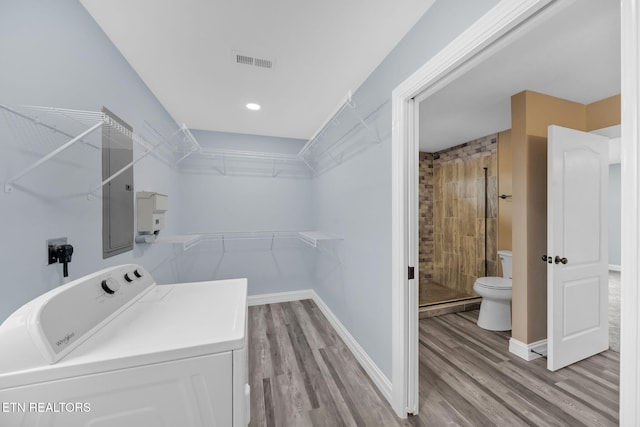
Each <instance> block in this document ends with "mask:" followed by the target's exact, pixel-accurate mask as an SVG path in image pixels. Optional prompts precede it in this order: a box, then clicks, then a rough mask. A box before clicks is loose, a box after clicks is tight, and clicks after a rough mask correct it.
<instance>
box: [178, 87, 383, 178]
mask: <svg viewBox="0 0 640 427" xmlns="http://www.w3.org/2000/svg"><path fill="white" fill-rule="evenodd" d="M390 107H391V103H390V102H389V101H387V102H385V103H383V104H382V105H380V106H378V107H377V108H375V109H374V110H373V111H372V112H371V113H369V114H368V115H367V116H365V117H362V116H361V114H360V112H359V111H358V109H357V107H356V104H355V101H354V100H353V99H352V97H351V92H348V93H347V96H346V97H345V98H344V100H343V101H342V102H341V103H340V104H339V105H338V107H337V108H336V109H335V111H334V113H333V114H332V115H331V116H329V117H328V118H327V120H325V121H324V122H323V123H322V126H320V129H318V131H317V132H316V133H315V134H314V135H313V137H312V138H311V139H310V140H309V141H308V142H307V143H306V144H305V145H304V146H303V147H302V148H301V149H300V151H298V153H296V154H284V153H273V152H259V151H240V150H223V149H206V148H203V147H202V146H201V145H200V144H199V143H198V142H197V141H196V140H195V138H194V137H193V135H191V134H190V133H189V134H188V137H189V140H190V141H192V142H191V143H190V145H189V149H188V150H187V151H185V152H184V155H183V157H182V158H181V159H180V161H182V160H185V159H187V157H188V159H187V161H185V162H183V163H182V164H181V165H180V168H181V170H183V171H186V172H195V173H218V174H220V175H225V176H226V175H256V176H265V177H273V178H276V177H281V178H312V177H314V176H316V175H319V174H321V173H324V172H326V171H328V170H329V169H331V168H333V167H335V166H337V165H340V164H342V162H343V161H345V160H346V159H348V158H349V157H351V156H353V155H355V154H357V153H359V152H361V151H363V150H364V149H366V148H367V147H369V146H371V145H372V144H377V143H380V142H381V141H382V140H383V139H384V138H385V137H386V136H387V135H382V134H381V131H380V129H387V128H389V126H384V124H386V123H387V122H388V118H389V117H390V115H391V111H390ZM185 132H188V130H186V128H185Z"/></svg>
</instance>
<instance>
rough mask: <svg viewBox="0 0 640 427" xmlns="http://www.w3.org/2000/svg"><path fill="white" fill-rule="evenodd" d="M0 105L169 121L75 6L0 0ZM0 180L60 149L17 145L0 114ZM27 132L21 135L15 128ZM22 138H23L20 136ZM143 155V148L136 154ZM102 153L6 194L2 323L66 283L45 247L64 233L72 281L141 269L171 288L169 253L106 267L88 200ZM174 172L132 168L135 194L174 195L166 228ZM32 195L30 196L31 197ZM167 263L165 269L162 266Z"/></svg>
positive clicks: (0, 230) (97, 212)
mask: <svg viewBox="0 0 640 427" xmlns="http://www.w3.org/2000/svg"><path fill="white" fill-rule="evenodd" d="M0 58H2V59H1V62H2V66H1V67H0V69H1V71H0V75H1V78H0V103H2V104H7V105H24V104H26V105H43V106H54V107H63V108H70V109H80V110H93V111H100V109H101V108H102V106H103V105H104V106H106V107H107V108H109V109H110V110H111V111H113V112H114V113H115V114H117V115H119V116H120V117H121V118H122V119H124V120H125V121H126V122H128V123H129V124H130V125H132V126H133V127H134V129H135V130H143V129H144V127H145V125H144V122H143V121H144V120H148V121H152V122H163V123H166V122H171V121H172V119H171V117H170V116H169V115H168V114H167V112H166V111H165V110H164V108H163V107H162V106H161V105H160V104H159V103H158V101H157V100H156V99H155V97H154V96H153V95H152V94H151V92H150V91H149V90H148V88H147V87H146V86H145V85H144V83H143V82H142V81H141V80H140V79H139V78H138V76H137V74H136V73H135V72H134V71H133V70H132V68H131V67H130V66H129V64H128V63H127V62H126V61H125V60H124V58H123V57H122V56H121V55H120V53H119V52H118V51H117V50H116V48H115V47H114V46H113V45H112V44H111V42H110V41H109V40H108V38H107V37H106V36H105V34H104V33H103V32H102V30H100V28H99V27H98V26H97V25H96V24H95V22H94V21H93V19H92V18H91V17H90V16H89V15H88V14H87V12H86V11H85V10H84V8H83V7H82V6H81V5H80V3H79V2H78V1H77V0H56V1H35V0H21V1H3V2H0ZM0 121H2V123H3V126H5V127H1V128H0V144H1V149H2V155H1V156H0V181H2V182H3V183H4V181H5V180H6V179H7V178H8V177H10V176H12V175H14V174H16V173H18V172H19V171H20V170H21V168H22V167H24V166H26V165H27V164H30V163H31V162H33V161H35V160H36V159H37V158H38V154H37V153H42V152H46V151H48V150H51V149H53V147H51V146H49V145H47V144H46V142H43V141H39V140H38V141H35V140H34V141H31V142H32V143H30V144H26V143H25V140H24V139H22V140H21V139H16V138H14V136H13V135H14V133H10V132H9V131H8V130H7V129H6V124H7V121H6V120H5V117H4V116H1V115H0ZM14 130H17V131H18V133H20V132H22V133H23V134H24V135H27V136H28V135H29V132H27V131H25V130H24V129H14ZM23 131H24V132H23ZM139 153H140V151H139V149H137V153H136V154H139ZM100 162H101V160H100V150H95V149H91V148H87V147H82V146H79V147H73V148H71V149H69V150H68V151H67V152H65V153H63V154H61V155H60V156H59V157H58V158H57V159H56V160H54V161H51V162H50V163H48V164H46V165H44V166H42V167H41V168H40V169H37V170H35V171H34V172H32V173H31V174H30V175H28V176H25V177H24V178H23V179H21V180H20V181H18V182H17V184H18V185H17V186H16V190H15V191H14V192H13V193H12V194H6V193H4V192H0V218H1V219H2V221H1V222H0V236H1V238H2V245H3V247H2V249H1V251H0V271H2V280H0V296H1V297H0V321H2V320H4V318H6V317H7V316H8V315H9V314H11V313H12V312H13V311H14V310H16V309H17V308H18V307H19V306H21V305H22V304H23V303H25V302H27V301H29V300H31V299H32V298H34V297H36V296H38V295H40V294H42V293H43V292H46V291H48V290H50V289H52V288H54V287H56V286H58V285H59V284H60V283H61V281H62V273H61V270H62V269H61V266H60V265H52V266H47V265H46V259H45V255H46V252H45V240H46V239H48V238H52V237H60V236H67V237H68V238H69V243H71V244H72V245H73V246H74V248H75V252H74V255H73V262H72V263H71V264H70V266H69V270H70V278H71V279H74V278H78V277H80V276H83V275H85V274H88V273H91V272H94V271H96V270H99V269H102V268H105V267H107V266H110V265H115V264H121V263H128V262H136V263H140V264H142V265H143V266H144V267H145V268H147V269H149V270H152V271H153V272H154V276H155V277H156V279H157V280H158V281H159V282H164V283H166V282H170V281H173V279H174V277H175V275H174V273H173V268H172V263H171V262H166V261H167V260H168V259H170V258H167V257H171V256H172V252H171V250H170V248H168V247H167V246H161V245H157V246H154V247H148V248H141V247H136V249H135V250H134V251H133V252H128V253H125V254H122V255H118V256H116V257H113V258H110V259H108V260H102V220H101V218H102V203H101V201H100V200H92V201H89V200H87V198H86V195H85V193H86V192H87V191H89V190H90V189H92V188H93V187H94V186H97V185H98V183H99V182H100V181H101V163H100ZM177 184H178V181H177V179H176V174H175V173H174V172H173V171H171V170H170V169H169V168H167V166H166V165H165V164H164V163H162V162H160V161H158V160H157V159H156V158H153V157H148V158H146V159H144V160H142V161H141V162H140V163H139V164H138V165H136V167H135V186H136V189H142V188H144V189H149V190H155V191H159V192H162V193H166V194H168V195H169V211H168V213H167V227H166V230H165V231H164V233H172V232H174V230H175V229H176V224H177V222H176V216H175V215H174V214H175V213H176V212H177V211H178V207H179V206H180V202H179V193H178V191H177V190H178V187H177ZM25 189H26V190H25ZM163 261H164V262H163Z"/></svg>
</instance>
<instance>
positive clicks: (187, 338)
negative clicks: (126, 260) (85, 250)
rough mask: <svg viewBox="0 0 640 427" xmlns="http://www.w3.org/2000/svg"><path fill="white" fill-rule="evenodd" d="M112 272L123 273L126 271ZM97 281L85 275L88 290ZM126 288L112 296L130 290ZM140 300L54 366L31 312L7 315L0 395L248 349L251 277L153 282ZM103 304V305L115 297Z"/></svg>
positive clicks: (1, 334)
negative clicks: (37, 334)
mask: <svg viewBox="0 0 640 427" xmlns="http://www.w3.org/2000/svg"><path fill="white" fill-rule="evenodd" d="M130 267H131V266H127V268H126V270H127V271H129V270H130ZM114 271H115V272H117V273H118V274H122V272H123V270H122V269H121V268H114ZM145 274H148V273H146V272H145ZM94 276H95V275H92V276H88V277H91V280H89V281H88V282H86V283H89V285H88V286H90V287H92V288H95V287H96V286H101V281H99V282H97V283H95V277H94ZM101 277H102V276H100V278H101ZM143 277H144V275H143ZM140 280H141V279H140ZM125 281H126V280H125ZM76 285H77V284H76ZM112 285H113V283H112ZM121 285H122V286H121V288H120V289H119V290H118V291H116V292H115V293H114V298H115V297H117V296H118V292H120V291H121V290H122V288H124V289H127V288H126V287H125V286H129V285H125V284H124V283H122V284H121ZM77 286H81V285H77ZM114 286H115V285H114ZM138 295H139V297H137V298H133V299H131V300H129V302H128V303H127V304H125V305H123V306H121V309H118V310H117V312H113V313H112V315H109V316H107V318H105V319H104V321H102V322H99V324H98V325H97V326H96V327H94V328H92V329H91V330H90V331H89V332H88V333H85V334H82V336H83V339H82V340H77V341H78V342H76V343H74V346H73V348H70V349H68V350H66V351H65V352H64V354H62V355H61V357H60V358H59V359H58V358H56V359H57V360H53V361H52V360H50V359H47V358H46V357H43V356H45V355H46V354H45V353H43V352H42V351H41V349H40V348H39V345H37V344H36V342H37V339H36V340H34V339H33V338H34V337H33V336H30V332H32V330H30V329H29V328H27V327H26V326H27V325H26V324H28V322H27V321H26V320H28V319H29V318H32V316H29V314H28V313H27V312H30V311H33V310H24V308H23V309H21V310H18V312H16V313H15V314H14V315H12V316H11V317H10V319H12V322H9V323H7V322H5V324H3V325H2V326H1V327H0V348H5V349H6V348H10V349H11V351H10V352H6V351H5V352H2V354H0V384H1V385H0V389H2V388H7V387H15V386H20V385H26V384H32V383H36V382H43V381H50V380H55V379H61V378H69V377H74V376H80V375H89V374H93V373H98V372H106V371H112V370H116V369H125V368H130V367H136V366H144V365H149V364H155V363H163V362H169V361H173V360H177V359H184V358H191V357H198V356H203V355H207V354H213V353H219V352H225V351H231V350H234V349H238V348H241V347H243V346H244V345H245V337H246V318H247V281H246V279H233V280H220V281H209V282H198V283H185V284H177V285H163V286H157V285H156V284H155V283H153V282H151V283H149V286H147V289H146V291H145V292H141V293H138ZM109 298H111V297H109ZM99 301H103V304H104V301H111V299H109V300H103V299H99ZM36 305H37V306H41V305H42V304H41V303H40V302H39V303H38V304H36ZM89 305H91V304H89ZM67 307H68V309H69V310H68V312H67V314H66V317H71V318H73V316H74V306H73V305H67ZM27 308H33V307H27ZM82 310H85V308H82ZM57 318H60V317H57ZM51 320H52V321H53V320H55V319H54V318H52V319H51ZM44 330H46V326H45V327H44ZM76 335H80V334H79V333H77V334H76ZM87 335H89V336H87ZM36 338H38V337H36ZM55 344H56V343H54V345H55ZM7 353H9V355H7ZM3 354H4V356H3ZM11 355H13V356H11Z"/></svg>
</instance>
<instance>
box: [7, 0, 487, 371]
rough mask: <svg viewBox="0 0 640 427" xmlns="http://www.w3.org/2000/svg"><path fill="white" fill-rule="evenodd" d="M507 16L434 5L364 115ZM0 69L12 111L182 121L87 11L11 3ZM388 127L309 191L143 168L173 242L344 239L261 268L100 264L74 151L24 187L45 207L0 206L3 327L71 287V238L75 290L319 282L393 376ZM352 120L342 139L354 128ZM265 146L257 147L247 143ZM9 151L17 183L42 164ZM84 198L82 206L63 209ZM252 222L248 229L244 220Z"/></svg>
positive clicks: (219, 260) (204, 252)
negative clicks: (55, 247) (292, 233)
mask: <svg viewBox="0 0 640 427" xmlns="http://www.w3.org/2000/svg"><path fill="white" fill-rule="evenodd" d="M496 3H497V0H439V1H437V2H436V3H435V4H434V6H433V7H432V8H431V9H430V10H429V11H428V12H427V14H425V16H424V17H423V18H421V19H420V21H419V22H418V23H417V25H416V26H415V27H414V28H413V29H412V30H411V32H410V33H409V34H408V35H407V36H406V37H405V38H404V39H403V40H402V41H401V42H400V44H399V45H398V46H397V47H396V49H395V50H394V51H393V52H392V53H391V54H390V55H389V56H388V57H387V58H386V59H385V60H384V61H383V62H382V63H381V64H380V66H379V67H378V68H377V69H376V70H375V71H374V72H373V74H372V75H371V76H370V77H369V78H368V79H367V80H366V81H365V82H364V83H363V85H362V86H361V87H360V88H359V89H358V90H357V92H356V93H355V95H354V100H355V102H356V104H357V105H358V112H359V113H360V114H361V115H363V116H366V115H367V114H368V113H369V112H371V111H373V110H374V109H375V108H377V107H378V106H380V105H381V104H383V103H384V102H385V101H388V99H389V98H390V94H391V90H392V89H393V88H394V87H395V86H397V85H398V84H399V83H400V82H401V81H402V80H403V79H405V78H406V77H407V76H409V75H410V74H411V73H412V72H413V71H415V70H416V69H417V68H418V67H419V66H420V65H422V64H424V63H425V62H426V61H427V60H428V59H429V58H431V57H432V56H433V55H434V54H435V53H437V52H438V51H439V50H440V49H442V48H443V47H444V46H445V45H446V44H447V43H449V42H450V41H451V40H452V39H453V38H455V36H457V35H458V34H460V33H461V32H462V31H463V30H464V29H465V28H467V27H468V26H469V25H470V24H471V23H473V22H474V21H475V20H476V19H477V18H479V17H480V16H481V15H482V14H483V13H485V12H486V11H487V10H489V8H490V7H491V6H493V5H494V4H496ZM0 57H1V58H2V79H0V94H2V99H1V100H0V102H2V103H6V104H35V105H51V106H58V107H66V108H74V109H88V110H99V109H100V108H101V107H102V106H103V105H105V106H107V107H108V108H110V109H111V110H112V111H113V112H114V113H116V114H118V115H119V116H121V117H122V118H123V119H124V120H125V121H127V122H128V123H129V124H131V125H132V126H133V127H134V128H135V129H136V130H138V129H142V128H144V122H143V121H144V120H149V121H152V122H153V121H170V120H171V118H170V117H169V115H168V114H167V113H166V111H165V110H164V109H163V108H162V106H161V105H160V104H159V103H158V102H157V100H156V99H155V98H154V96H153V95H152V94H151V93H150V92H149V90H148V89H147V87H146V86H145V85H144V84H143V83H142V82H141V81H140V79H139V78H138V76H137V75H136V74H135V72H134V71H133V70H132V69H131V67H130V66H129V65H128V64H127V63H126V61H125V60H124V59H123V58H122V56H121V55H120V54H119V53H118V51H117V50H116V49H115V48H114V47H113V45H112V44H111V43H110V41H109V40H108V39H107V37H106V36H105V35H104V34H103V32H102V31H101V30H100V29H99V27H98V26H97V25H96V24H95V23H94V22H93V20H92V19H91V18H90V17H89V16H88V14H87V13H86V12H85V10H84V9H83V8H82V6H81V5H80V4H79V3H78V2H77V1H76V0H58V1H55V2H46V1H35V0H22V1H13V2H8V1H5V2H2V3H0ZM345 114H348V113H345ZM386 114H387V115H388V119H387V120H386V121H385V120H383V121H382V122H383V123H385V122H386V125H384V124H383V127H382V128H381V129H378V130H379V131H380V134H381V135H382V136H383V141H382V143H381V144H378V145H375V146H373V147H372V148H370V149H369V150H367V151H365V152H363V153H362V154H361V155H360V156H356V157H353V158H351V159H349V160H347V161H345V162H344V163H343V164H342V165H340V166H338V167H336V168H334V169H332V170H331V171H329V172H327V173H325V174H323V175H321V176H320V177H318V178H316V179H314V180H311V181H296V180H291V181H285V180H277V181H276V180H273V181H269V180H264V178H249V177H244V178H241V177H233V178H232V177H216V176H214V175H206V176H194V175H190V174H184V175H178V174H176V173H175V172H173V171H171V170H170V169H168V168H167V166H166V165H165V164H164V163H163V162H160V161H158V160H157V159H155V158H149V159H145V160H143V161H142V162H141V163H140V164H139V165H137V166H136V170H135V184H136V188H137V189H146V190H154V191H159V192H163V193H166V194H168V195H169V211H168V212H167V227H166V229H165V230H164V231H163V234H165V235H167V234H173V233H178V232H180V233H182V232H189V231H195V232H200V231H204V230H212V231H214V230H215V229H217V228H224V229H226V230H230V229H244V230H246V229H247V228H254V227H259V228H263V227H264V228H274V229H280V230H281V229H319V230H323V231H327V232H333V233H335V234H337V235H340V236H342V237H343V238H344V241H343V242H342V243H341V244H339V245H337V246H336V247H326V248H324V249H322V248H321V249H320V250H313V251H311V252H309V251H308V248H306V247H298V246H296V245H297V243H296V242H287V241H283V242H281V244H282V247H281V248H280V249H281V252H277V251H276V252H274V251H264V248H262V247H255V248H253V249H255V251H256V252H260V255H256V256H255V257H253V258H247V257H246V256H245V255H244V254H245V253H246V252H247V251H246V249H247V248H246V247H245V248H242V250H238V251H237V252H234V250H235V249H234V248H232V249H231V250H229V251H228V252H225V253H222V254H220V253H218V254H217V255H216V254H215V251H218V252H219V248H209V247H207V245H209V244H205V245H202V246H197V247H196V248H193V249H192V250H194V252H191V254H190V255H188V256H185V255H184V254H181V252H180V251H174V250H173V249H172V248H171V247H169V246H162V245H153V246H149V247H140V246H138V247H136V250H135V251H134V252H133V253H127V254H123V255H120V256H117V257H114V258H111V259H110V260H107V261H103V260H102V258H101V204H100V202H98V201H93V202H90V201H87V200H86V198H85V197H84V195H83V194H82V195H80V194H79V193H83V192H84V191H86V183H87V182H91V183H93V182H97V181H99V177H100V172H99V156H98V155H96V154H95V153H91V152H88V151H86V150H85V151H81V150H75V151H74V152H72V153H70V154H68V157H67V158H63V159H65V160H66V163H67V164H66V165H65V164H62V162H54V163H53V164H52V165H50V167H49V166H47V167H46V168H43V169H42V170H39V171H37V172H34V173H33V174H32V175H30V176H29V177H26V178H25V181H24V182H21V184H23V185H26V186H30V188H36V189H37V191H36V193H41V194H34V193H28V192H21V191H16V192H14V193H13V194H11V195H6V194H0V212H1V215H2V223H1V224H0V235H1V236H2V238H3V242H6V243H7V244H8V245H10V246H11V250H9V249H3V250H2V253H1V254H2V256H0V269H1V270H2V271H3V273H4V276H3V280H2V281H1V282H0V294H1V295H2V299H1V302H0V319H3V318H4V317H6V316H7V315H8V314H10V313H11V312H12V311H14V310H15V309H16V308H17V307H18V306H19V305H21V304H22V303H24V302H26V301H28V300H30V299H32V298H34V297H35V296H37V295H39V294H41V293H43V292H45V291H47V290H49V289H51V288H53V287H55V286H56V285H58V284H59V283H60V280H61V277H60V273H59V270H60V268H58V267H47V266H45V265H44V263H45V260H44V241H45V239H47V238H50V237H57V236H68V237H69V239H70V242H71V243H72V244H74V246H75V247H76V253H75V254H74V261H73V263H72V264H71V266H70V269H71V275H72V278H74V277H79V276H81V275H84V274H87V273H90V272H92V271H95V270H97V269H100V268H103V267H105V266H108V265H113V264H118V263H124V262H139V263H141V264H142V265H144V266H145V267H147V268H149V269H151V270H153V272H154V275H155V277H156V278H157V279H158V280H159V281H160V282H164V283H166V282H169V281H173V280H190V279H195V278H197V277H205V278H206V277H211V276H212V275H213V276H215V277H227V276H232V275H234V274H235V273H236V272H237V271H239V270H240V269H241V268H242V267H243V266H244V267H246V266H247V265H248V262H250V261H251V262H254V263H256V265H260V266H261V267H259V268H260V269H262V270H264V271H267V273H266V274H263V275H262V277H263V281H262V282H258V283H261V284H260V285H259V286H256V287H255V288H254V289H252V292H253V293H263V292H266V291H269V292H273V291H277V290H288V289H293V288H304V287H308V286H307V283H306V281H308V280H309V277H310V276H312V275H313V276H315V278H316V279H317V280H316V282H315V289H316V291H317V292H318V293H319V295H320V296H321V297H322V298H323V299H324V300H325V301H326V302H327V304H328V305H329V306H330V308H331V309H332V310H333V311H334V312H335V313H336V315H337V316H338V317H339V319H340V320H341V321H342V323H343V324H344V325H345V326H346V327H347V328H348V330H349V331H350V332H351V334H352V335H353V336H354V337H355V338H356V339H357V340H358V342H359V343H360V344H361V345H362V347H363V348H364V349H365V350H366V351H367V353H368V354H369V355H370V356H371V357H372V359H373V360H374V362H375V363H376V364H377V365H378V366H379V367H380V368H381V370H382V371H383V373H384V374H385V375H387V376H388V377H390V376H391V145H390V144H391V143H390V138H389V135H390V132H389V130H390V124H391V118H390V115H389V114H388V113H386ZM350 120H351V119H347V120H345V121H344V122H343V126H347V125H349V124H350V123H355V121H351V122H350ZM339 129H341V128H337V129H336V132H335V135H339V133H340V131H339ZM199 137H200V138H201V139H203V140H206V139H207V138H206V137H205V136H204V135H202V134H200V135H199ZM214 139H215V138H214ZM218 142H219V143H220V144H222V143H223V142H220V140H218ZM255 142H256V140H255V139H253V138H247V139H246V141H245V144H246V146H247V147H250V146H252V145H253V144H254V143H255ZM272 142H273V143H277V144H280V143H282V146H283V147H284V146H288V147H290V146H289V145H287V144H286V143H284V142H282V141H280V142H276V141H272ZM211 143H213V144H215V143H216V141H212V142H211ZM2 144H3V147H2V153H3V156H2V159H1V160H0V162H2V163H1V164H0V167H1V172H0V173H2V174H3V179H6V177H7V176H11V174H13V173H15V172H16V171H15V170H14V166H15V165H17V164H19V163H24V162H25V161H26V160H27V159H28V158H29V156H30V155H31V154H30V153H29V152H27V151H24V150H21V148H20V147H19V146H16V145H15V144H14V142H13V141H10V142H7V141H6V139H5V138H2ZM247 149H253V148H247ZM283 150H284V148H283ZM292 152H293V151H292ZM71 170H73V172H70V171H71ZM60 174H66V178H63V179H64V180H65V181H63V182H65V187H64V188H63V189H62V190H61V191H60V193H61V194H57V193H58V191H59V190H58V189H57V188H56V181H55V179H51V177H52V176H53V177H57V176H60ZM69 177H72V178H73V179H70V178H69ZM40 183H42V184H40ZM45 183H50V185H45ZM39 186H41V187H39ZM74 193H76V194H78V195H75V196H71V197H67V196H66V195H68V194H74ZM212 193H215V196H213V195H212ZM202 194H206V195H207V197H206V198H205V199H203V198H201V195H202ZM294 199H295V203H294ZM251 211H253V214H254V215H252V216H251V217H250V216H249V215H248V214H247V215H244V214H243V213H242V212H251ZM215 231H217V230H215ZM256 244H259V243H256ZM260 244H261V243H260ZM211 245H213V243H212V244H211ZM212 253H213V254H214V255H213V256H212ZM296 262H297V268H296V269H294V270H291V271H286V272H285V273H283V271H284V270H283V267H284V266H285V265H286V264H290V263H294V264H295V263H296ZM257 269H258V268H256V271H257ZM250 275H253V273H251V274H250ZM283 277H286V280H285V281H284V282H283V281H282V278H283ZM257 278H258V277H257ZM251 280H252V277H250V281H251ZM296 282H297V283H296ZM279 283H280V285H279ZM282 283H284V285H282ZM312 285H313V283H312ZM278 286H280V287H281V289H278V288H277V287H278Z"/></svg>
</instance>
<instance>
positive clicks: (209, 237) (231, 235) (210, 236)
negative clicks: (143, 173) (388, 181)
mask: <svg viewBox="0 0 640 427" xmlns="http://www.w3.org/2000/svg"><path fill="white" fill-rule="evenodd" d="M278 239H296V240H299V241H301V242H303V243H305V244H307V245H309V246H311V247H314V248H315V247H317V246H318V243H319V242H324V241H339V240H342V238H341V237H337V236H334V235H331V234H328V233H323V232H320V231H228V232H219V233H198V234H184V235H175V236H168V237H163V238H161V239H157V240H155V241H154V242H153V243H165V244H172V245H177V246H178V247H180V248H181V249H182V250H184V251H186V250H189V249H191V248H193V247H194V246H196V245H198V244H199V243H201V242H204V241H220V242H222V249H223V251H226V249H227V248H226V243H227V242H231V241H236V240H270V241H271V245H270V249H271V250H273V246H274V242H275V240H278Z"/></svg>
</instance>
